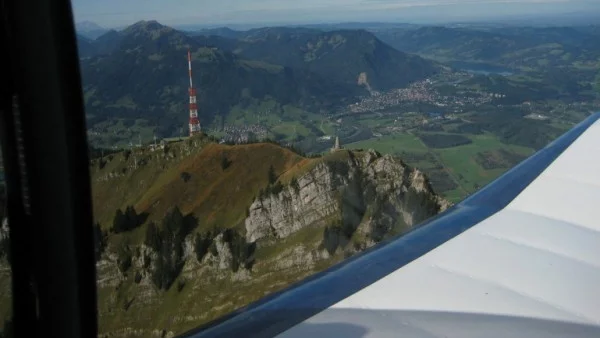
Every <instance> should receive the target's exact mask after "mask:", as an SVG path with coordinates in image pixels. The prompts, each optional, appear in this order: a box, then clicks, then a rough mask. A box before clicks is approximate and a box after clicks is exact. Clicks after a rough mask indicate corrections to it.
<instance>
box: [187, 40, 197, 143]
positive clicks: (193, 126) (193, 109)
mask: <svg viewBox="0 0 600 338" xmlns="http://www.w3.org/2000/svg"><path fill="white" fill-rule="evenodd" d="M188 70H189V74H190V89H189V92H190V136H194V135H196V134H198V133H200V120H199V119H198V106H197V104H196V88H194V85H193V84H192V54H191V53H190V50H189V49H188Z"/></svg>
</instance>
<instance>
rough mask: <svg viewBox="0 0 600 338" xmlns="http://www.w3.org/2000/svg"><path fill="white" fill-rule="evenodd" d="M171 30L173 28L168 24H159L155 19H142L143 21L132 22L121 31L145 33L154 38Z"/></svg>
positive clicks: (136, 33)
mask: <svg viewBox="0 0 600 338" xmlns="http://www.w3.org/2000/svg"><path fill="white" fill-rule="evenodd" d="M173 31H175V29H173V28H171V27H169V26H164V25H161V24H160V23H159V22H158V21H156V20H150V21H145V20H143V21H138V22H136V23H134V24H133V25H131V26H129V27H127V28H125V30H123V33H125V34H133V35H140V34H142V35H143V34H147V35H151V36H152V37H153V38H156V37H158V36H160V35H162V34H165V33H170V32H173Z"/></svg>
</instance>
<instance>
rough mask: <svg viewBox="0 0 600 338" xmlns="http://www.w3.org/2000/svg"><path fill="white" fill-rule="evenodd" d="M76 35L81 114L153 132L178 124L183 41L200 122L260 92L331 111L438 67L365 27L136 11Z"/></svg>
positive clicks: (170, 130)
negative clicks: (123, 22) (139, 124)
mask: <svg viewBox="0 0 600 338" xmlns="http://www.w3.org/2000/svg"><path fill="white" fill-rule="evenodd" d="M221 33H223V34H228V31H226V30H223V31H221ZM229 33H230V32H229ZM229 35H231V34H229ZM78 40H79V52H80V57H82V60H81V71H82V77H83V83H84V92H85V102H86V110H87V113H88V116H89V120H88V124H89V125H90V126H93V125H95V124H97V123H102V122H103V121H106V120H108V119H117V118H124V119H130V120H136V119H140V118H143V119H146V120H147V121H148V123H149V124H151V125H156V126H159V129H158V131H159V134H162V135H172V134H174V133H175V132H176V131H177V130H179V127H180V126H181V125H185V121H186V114H185V111H186V102H187V88H186V87H187V84H188V79H187V62H186V53H187V49H188V48H190V49H191V51H192V55H193V57H192V58H193V61H192V63H193V68H194V81H195V85H196V86H197V87H198V100H199V109H200V117H201V120H202V121H209V122H210V121H212V120H213V119H214V117H215V116H222V117H226V116H227V115H228V114H229V112H230V110H231V109H232V107H234V106H241V107H242V108H243V107H244V106H245V105H248V104H250V103H252V102H260V101H262V100H275V101H276V102H278V103H279V104H281V105H286V104H287V105H292V106H296V107H300V108H303V109H305V110H307V111H311V112H316V113H319V112H322V111H332V110H334V109H336V107H339V106H341V105H346V104H348V103H351V102H354V100H356V98H357V97H359V96H361V95H367V94H368V90H379V89H389V88H394V87H401V86H404V85H406V84H408V83H409V82H412V81H417V80H421V79H423V78H425V77H427V76H430V75H432V74H434V73H435V72H436V71H438V69H439V68H438V66H437V65H436V64H435V63H433V62H431V61H426V60H424V59H422V58H420V57H418V56H411V55H407V54H405V53H402V52H399V51H397V50H395V49H393V48H391V47H389V46H388V45H386V44H384V43H382V42H381V41H379V40H378V39H377V38H376V37H374V36H373V35H372V34H371V33H368V32H366V31H334V32H326V33H325V32H320V31H317V30H312V29H301V28H298V29H291V28H281V29H262V30H252V31H249V32H246V33H245V34H244V35H243V36H240V37H239V39H228V38H224V37H217V36H193V37H191V36H189V35H186V34H184V33H183V32H180V31H178V30H175V29H173V28H171V27H167V26H164V25H161V24H159V23H158V22H156V21H142V22H138V23H136V24H134V25H132V26H130V27H128V28H126V29H124V30H122V31H118V32H117V31H114V30H111V31H108V32H106V33H105V34H103V35H102V36H99V37H98V38H97V39H95V40H90V39H87V38H85V37H79V39H78Z"/></svg>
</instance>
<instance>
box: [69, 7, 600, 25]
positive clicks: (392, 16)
mask: <svg viewBox="0 0 600 338" xmlns="http://www.w3.org/2000/svg"><path fill="white" fill-rule="evenodd" d="M72 3H73V11H74V13H75V21H77V22H81V21H92V22H95V23H97V24H99V25H101V26H104V27H106V28H112V27H119V26H125V25H129V24H131V23H133V22H136V21H139V20H158V21H159V22H161V23H164V24H168V25H223V24H256V23H260V24H282V23H285V24H300V23H323V22H342V21H362V22H365V21H388V22H400V21H402V22H408V23H432V22H450V21H459V20H465V21H477V20H486V19H488V20H489V19H499V18H512V17H514V18H519V17H521V18H522V17H526V16H535V15H538V16H542V15H563V14H565V15H566V14H570V13H598V14H600V1H598V0H304V1H297V0H259V1H256V0H219V1H215V0H200V1H198V0H178V1H177V2H172V1H166V0H103V1H97V0H72Z"/></svg>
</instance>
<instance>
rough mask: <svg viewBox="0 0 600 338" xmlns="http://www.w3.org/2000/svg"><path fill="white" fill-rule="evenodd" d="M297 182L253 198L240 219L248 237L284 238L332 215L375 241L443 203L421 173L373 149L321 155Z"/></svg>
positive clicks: (251, 239) (321, 223) (325, 221)
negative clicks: (342, 155)
mask: <svg viewBox="0 0 600 338" xmlns="http://www.w3.org/2000/svg"><path fill="white" fill-rule="evenodd" d="M298 186H299V189H294V188H293V187H292V186H285V187H284V188H283V190H282V191H281V192H279V193H278V194H270V195H268V196H267V197H263V198H262V199H256V200H255V201H254V202H253V203H252V205H251V207H250V210H249V216H248V217H247V218H246V220H245V227H246V240H247V241H248V242H254V241H257V240H260V239H263V238H285V237H287V236H289V235H290V234H293V233H295V232H296V231H298V230H300V229H302V228H305V227H309V226H318V227H324V226H326V225H328V224H330V223H331V222H332V220H339V221H340V222H341V223H342V224H344V226H346V225H347V224H350V226H351V227H353V228H354V229H357V230H358V228H360V231H362V232H364V233H365V234H368V235H369V236H373V237H374V238H375V240H377V239H379V238H383V236H384V235H385V233H387V232H389V231H390V230H391V229H392V227H394V225H395V224H397V223H398V222H402V223H404V224H405V225H406V226H407V227H412V226H414V225H416V224H415V223H419V222H420V221H422V220H423V219H425V218H427V217H430V216H433V215H435V214H436V213H437V212H439V211H440V210H442V209H445V208H447V207H448V205H447V203H446V202H445V201H444V200H443V199H442V198H440V197H438V196H437V195H435V193H434V192H433V191H432V189H431V186H430V184H429V182H428V180H427V178H426V176H425V175H424V174H423V173H422V172H420V171H418V170H415V169H411V168H409V167H408V166H406V165H405V164H404V163H402V161H400V160H399V159H396V158H394V157H392V156H389V155H385V156H381V155H380V154H379V153H377V152H375V151H374V150H369V151H366V152H361V153H353V152H351V153H349V158H348V159H347V160H331V161H329V160H327V159H325V160H324V161H323V162H321V163H319V164H317V165H316V166H315V167H314V168H313V169H312V170H310V171H309V172H307V173H306V174H304V175H303V176H301V177H299V178H298ZM369 210H370V211H371V212H368V211H369Z"/></svg>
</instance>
